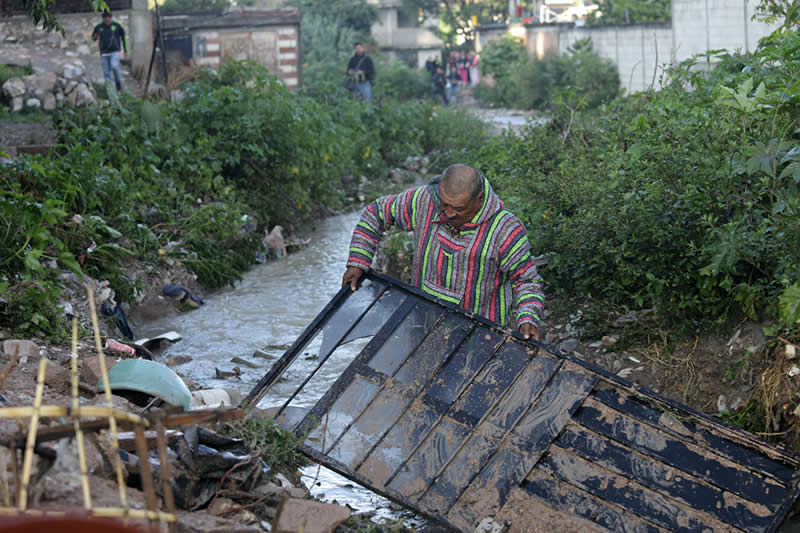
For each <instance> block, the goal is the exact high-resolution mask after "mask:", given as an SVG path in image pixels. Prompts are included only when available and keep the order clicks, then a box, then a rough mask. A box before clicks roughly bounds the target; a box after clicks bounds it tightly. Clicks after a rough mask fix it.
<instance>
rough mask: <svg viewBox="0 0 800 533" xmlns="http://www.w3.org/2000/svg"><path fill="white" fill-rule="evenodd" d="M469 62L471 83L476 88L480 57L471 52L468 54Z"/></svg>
mask: <svg viewBox="0 0 800 533" xmlns="http://www.w3.org/2000/svg"><path fill="white" fill-rule="evenodd" d="M467 61H468V63H467V64H468V66H469V83H470V85H472V86H473V87H474V86H475V85H478V56H477V55H475V54H473V53H472V52H471V51H470V52H467Z"/></svg>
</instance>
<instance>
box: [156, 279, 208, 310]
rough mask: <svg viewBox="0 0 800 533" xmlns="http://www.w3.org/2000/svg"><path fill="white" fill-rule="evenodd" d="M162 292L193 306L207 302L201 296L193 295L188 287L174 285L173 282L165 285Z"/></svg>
mask: <svg viewBox="0 0 800 533" xmlns="http://www.w3.org/2000/svg"><path fill="white" fill-rule="evenodd" d="M161 294H163V295H164V296H168V297H170V298H174V299H176V300H178V301H179V302H181V303H185V304H187V305H190V306H192V307H199V306H201V305H203V304H204V303H205V302H204V301H203V299H202V298H201V297H199V296H195V295H193V294H192V293H191V292H189V289H187V288H186V287H181V286H180V285H173V284H171V283H167V284H166V285H164V287H163V288H162V289H161Z"/></svg>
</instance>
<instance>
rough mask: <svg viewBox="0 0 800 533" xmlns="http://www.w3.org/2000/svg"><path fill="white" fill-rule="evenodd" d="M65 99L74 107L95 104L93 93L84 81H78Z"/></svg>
mask: <svg viewBox="0 0 800 533" xmlns="http://www.w3.org/2000/svg"><path fill="white" fill-rule="evenodd" d="M67 101H68V102H69V103H70V104H72V105H74V106H76V107H80V106H84V105H96V104H97V100H96V99H95V97H94V94H92V91H91V90H90V89H89V86H88V85H86V84H85V83H79V84H78V85H77V86H76V87H75V90H74V91H72V92H71V93H70V95H69V96H68V97H67Z"/></svg>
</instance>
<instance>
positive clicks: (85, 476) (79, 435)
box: [71, 317, 92, 511]
mask: <svg viewBox="0 0 800 533" xmlns="http://www.w3.org/2000/svg"><path fill="white" fill-rule="evenodd" d="M71 357H72V409H73V411H75V412H77V411H79V409H80V406H81V403H80V398H79V396H78V383H79V379H78V319H77V318H74V317H73V319H72V354H71ZM72 422H73V427H74V428H75V445H76V446H77V447H78V463H79V464H80V469H81V488H82V489H83V507H84V508H85V509H86V510H87V511H88V510H90V509H91V508H92V491H91V488H90V487H89V467H88V466H87V464H86V447H85V445H84V442H83V431H81V419H80V417H78V416H74V417H73V419H72Z"/></svg>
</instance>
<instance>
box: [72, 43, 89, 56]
mask: <svg viewBox="0 0 800 533" xmlns="http://www.w3.org/2000/svg"><path fill="white" fill-rule="evenodd" d="M75 51H76V52H78V54H80V55H82V56H88V55H90V54H91V53H92V51H91V50H90V49H89V46H88V45H85V44H82V45H80V46H79V47H78V48H77V50H75Z"/></svg>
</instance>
